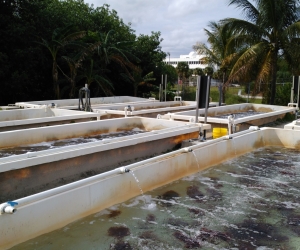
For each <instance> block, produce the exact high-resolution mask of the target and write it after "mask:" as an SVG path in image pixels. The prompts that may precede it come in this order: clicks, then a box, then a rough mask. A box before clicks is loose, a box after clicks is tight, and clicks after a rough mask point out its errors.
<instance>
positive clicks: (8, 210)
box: [0, 202, 17, 214]
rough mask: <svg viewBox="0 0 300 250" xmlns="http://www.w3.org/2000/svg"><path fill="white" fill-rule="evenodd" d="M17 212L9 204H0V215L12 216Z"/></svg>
mask: <svg viewBox="0 0 300 250" xmlns="http://www.w3.org/2000/svg"><path fill="white" fill-rule="evenodd" d="M16 211H17V209H16V208H14V206H12V205H11V204H10V202H6V203H3V204H0V214H13V213H15V212H16Z"/></svg>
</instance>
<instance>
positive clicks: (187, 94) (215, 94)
mask: <svg viewBox="0 0 300 250" xmlns="http://www.w3.org/2000/svg"><path fill="white" fill-rule="evenodd" d="M176 90H177V89H173V90H172V91H176ZM179 90H180V91H183V93H182V94H181V97H182V99H183V100H184V101H195V99H196V87H185V88H184V89H183V90H182V89H179ZM239 90H242V94H245V93H243V89H242V88H237V87H229V88H228V89H227V91H226V94H225V103H226V104H227V105H230V104H238V103H247V98H243V97H241V96H238V92H239ZM210 97H211V98H212V101H213V102H218V101H219V90H218V87H211V88H210ZM261 101H262V100H261V99H255V98H251V96H249V103H256V104H261Z"/></svg>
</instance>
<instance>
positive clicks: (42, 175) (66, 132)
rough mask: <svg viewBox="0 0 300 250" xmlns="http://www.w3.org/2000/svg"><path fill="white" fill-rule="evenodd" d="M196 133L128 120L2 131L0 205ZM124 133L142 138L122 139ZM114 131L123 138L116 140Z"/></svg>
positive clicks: (190, 127)
mask: <svg viewBox="0 0 300 250" xmlns="http://www.w3.org/2000/svg"><path fill="white" fill-rule="evenodd" d="M209 128H210V126H209V125H207V126H203V127H202V129H209ZM199 130H200V127H199V124H193V123H182V122H174V121H173V122H172V121H167V120H158V119H151V118H140V117H131V118H119V119H113V120H104V121H90V122H82V123H78V124H68V125H58V126H50V127H43V128H33V129H26V130H16V131H9V132H2V133H0V141H1V145H0V190H1V192H0V201H3V200H7V199H12V197H14V198H19V197H24V196H26V195H29V194H33V193H36V192H40V191H43V190H46V189H49V188H53V187H56V186H60V185H63V184H66V183H69V182H72V181H75V180H78V179H82V178H86V177H88V176H92V175H95V174H98V173H102V172H105V171H109V170H111V169H113V168H115V167H117V166H120V165H121V164H126V162H127V163H128V162H134V161H137V160H140V159H144V158H148V157H151V156H154V155H157V154H161V153H163V152H167V151H170V150H174V148H176V147H179V146H180V145H181V142H182V141H183V140H186V139H191V138H197V137H198V135H199ZM126 131H138V132H141V133H138V134H132V135H127V136H126V133H125V132H126ZM117 132H121V133H125V136H124V135H123V136H122V134H121V137H120V135H118V137H116V134H117ZM103 135H106V138H103V137H101V138H99V136H103ZM107 135H108V136H109V137H110V138H107ZM113 137H114V138H113Z"/></svg>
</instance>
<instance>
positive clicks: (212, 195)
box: [206, 188, 222, 200]
mask: <svg viewBox="0 0 300 250" xmlns="http://www.w3.org/2000/svg"><path fill="white" fill-rule="evenodd" d="M206 193H207V195H208V196H209V197H210V199H211V200H221V199H222V193H221V192H219V191H217V190H215V189H213V188H206Z"/></svg>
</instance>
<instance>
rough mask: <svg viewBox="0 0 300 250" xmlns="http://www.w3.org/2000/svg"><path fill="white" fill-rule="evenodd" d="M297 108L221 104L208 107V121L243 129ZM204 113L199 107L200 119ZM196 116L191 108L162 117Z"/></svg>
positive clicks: (177, 118)
mask: <svg viewBox="0 0 300 250" xmlns="http://www.w3.org/2000/svg"><path fill="white" fill-rule="evenodd" d="M297 109H298V108H297V107H288V106H276V105H265V104H252V103H242V104H234V105H227V106H219V107H213V108H209V109H208V111H207V123H209V124H211V126H212V128H215V127H220V128H222V127H224V128H227V127H228V126H229V124H231V125H233V126H235V128H236V131H242V130H245V129H247V128H249V126H261V125H264V124H268V123H270V122H274V121H276V120H277V119H280V118H283V117H284V116H285V115H286V114H287V113H291V114H294V113H295V112H296V110H297ZM204 115H205V109H199V117H198V120H199V121H201V122H203V121H204V120H205V117H204ZM230 115H233V116H232V118H231V119H229V118H228V117H229V116H230ZM195 116H196V111H195V110H191V111H183V112H176V113H170V114H165V115H163V116H161V118H163V119H170V120H178V121H195Z"/></svg>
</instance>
